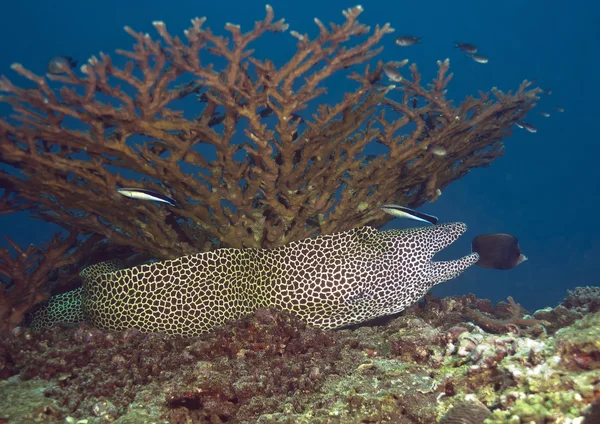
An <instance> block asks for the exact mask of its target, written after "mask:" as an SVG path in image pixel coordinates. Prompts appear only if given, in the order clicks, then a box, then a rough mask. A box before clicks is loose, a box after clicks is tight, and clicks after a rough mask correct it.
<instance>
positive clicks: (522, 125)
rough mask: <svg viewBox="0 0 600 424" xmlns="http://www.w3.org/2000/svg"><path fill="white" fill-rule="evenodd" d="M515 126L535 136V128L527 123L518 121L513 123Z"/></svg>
mask: <svg viewBox="0 0 600 424" xmlns="http://www.w3.org/2000/svg"><path fill="white" fill-rule="evenodd" d="M515 125H516V126H517V127H519V128H521V129H523V130H526V131H529V132H530V133H533V134H535V133H536V132H537V128H536V127H534V126H533V125H531V124H530V123H528V122H523V121H519V122H515Z"/></svg>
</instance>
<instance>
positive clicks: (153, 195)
mask: <svg viewBox="0 0 600 424" xmlns="http://www.w3.org/2000/svg"><path fill="white" fill-rule="evenodd" d="M117 192H118V193H120V194H122V195H123V196H125V197H129V198H131V199H137V200H152V201H154V202H161V203H166V204H167V205H169V206H177V202H176V201H175V199H173V198H172V197H169V196H165V195H164V194H161V193H158V192H156V191H152V190H147V189H145V188H127V187H123V188H118V189H117Z"/></svg>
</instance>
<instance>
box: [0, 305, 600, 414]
mask: <svg viewBox="0 0 600 424" xmlns="http://www.w3.org/2000/svg"><path fill="white" fill-rule="evenodd" d="M478 303H479V304H482V305H485V302H482V301H479V300H478V299H476V298H474V297H473V296H465V297H461V298H447V299H436V298H434V297H433V296H428V301H427V302H425V303H422V304H421V305H420V306H419V307H418V308H413V310H412V311H411V312H410V313H404V315H402V316H400V317H397V318H395V319H391V320H388V321H387V322H386V323H385V324H383V325H380V326H362V327H358V328H353V329H345V330H338V331H324V330H320V329H317V328H313V327H310V326H307V325H306V324H305V323H303V322H301V321H299V320H297V319H296V318H294V317H292V316H290V315H288V314H285V313H281V312H276V311H272V310H268V309H260V310H258V311H257V312H256V313H255V314H254V315H252V316H249V317H247V318H245V319H243V320H240V321H238V322H234V323H231V324H228V325H226V326H223V327H219V328H217V329H216V331H215V332H214V333H210V334H205V335H202V336H201V337H198V338H193V339H173V338H167V337H165V336H164V335H160V334H142V333H140V332H138V331H135V330H129V331H124V332H117V333H107V332H102V331H99V330H96V329H92V328H88V327H85V326H80V327H77V328H68V329H61V328H54V329H50V330H46V331H44V332H32V331H30V330H26V329H19V331H16V332H13V334H11V335H10V336H9V337H7V338H4V339H2V340H1V341H0V377H1V379H2V381H0V411H2V412H1V413H0V418H6V419H8V420H10V422H14V423H25V422H27V423H30V422H36V421H37V422H56V423H59V422H60V423H62V422H73V423H74V422H77V421H78V420H87V422H88V423H105V422H113V421H114V422H121V423H126V422H142V421H144V422H156V423H163V422H164V423H184V422H187V423H223V422H240V423H251V422H252V423H253V422H260V423H364V422H373V423H377V422H398V423H434V422H437V421H438V420H441V422H453V421H452V419H456V420H458V419H461V418H460V417H461V416H462V415H461V414H465V413H467V412H468V411H471V415H470V416H471V418H473V417H476V416H479V417H488V418H486V421H485V422H486V423H506V424H509V423H510V424H512V423H530V422H534V423H550V422H552V423H581V422H583V419H584V417H585V416H586V414H590V415H591V414H593V413H594V408H595V406H594V405H595V404H596V403H597V398H598V393H600V359H599V358H600V346H599V345H598V340H600V313H587V314H586V315H585V316H584V317H583V319H581V320H579V321H576V322H575V323H573V324H568V325H566V326H563V327H561V328H557V329H556V331H555V333H554V334H547V333H545V332H541V333H540V332H537V333H527V334H526V333H523V332H522V333H520V334H514V333H512V332H510V331H508V332H506V334H496V333H489V332H487V331H486V330H485V329H484V328H482V327H479V326H477V325H476V324H474V323H473V322H470V321H469V319H470V317H472V310H473V308H475V307H476V305H477V304H478ZM502 308H503V307H502V305H500V306H499V307H498V310H502ZM565 309H566V308H564V307H561V309H560V310H565ZM487 314H488V315H489V318H490V319H491V318H492V316H493V315H494V314H495V312H493V310H492V312H487ZM460 316H462V317H463V319H462V320H460V319H459V318H458V317H460ZM546 316H547V317H551V314H548V313H546ZM445 317H448V318H450V319H445ZM554 317H555V319H554V321H553V322H550V323H549V324H555V325H557V327H559V326H560V325H559V324H557V323H558V322H559V321H560V320H559V319H558V317H557V315H554ZM497 319H498V320H502V319H504V318H502V314H499V315H498V316H497ZM533 325H534V326H535V325H538V324H536V323H534V324H533ZM40 393H43V395H44V396H41V395H40ZM17 399H18V402H15V400H17ZM465 411H467V412H465ZM486 411H487V412H489V413H486ZM2 414H3V415H2ZM453 417H454V418H453ZM136 420H138V421H136ZM456 422H463V421H456ZM473 422H476V423H483V418H481V420H479V421H473ZM588 422H589V421H588Z"/></svg>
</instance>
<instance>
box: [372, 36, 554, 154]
mask: <svg viewBox="0 0 600 424" xmlns="http://www.w3.org/2000/svg"><path fill="white" fill-rule="evenodd" d="M422 39H423V38H422V37H416V36H414V35H407V34H405V35H401V36H399V37H397V38H396V40H395V42H396V45H398V46H400V47H409V46H414V45H416V44H421V40H422ZM454 47H456V48H457V49H459V50H460V51H462V52H464V54H465V56H466V57H468V58H470V59H471V60H473V61H474V62H476V63H481V64H486V63H489V57H488V56H485V55H482V54H481V53H480V52H479V47H477V46H476V45H475V44H473V43H466V42H460V41H455V42H454ZM407 63H408V59H405V60H403V61H402V62H388V63H386V64H384V65H383V73H384V74H385V75H386V76H387V77H388V79H389V80H390V81H392V82H401V81H402V78H403V77H402V74H401V73H400V70H399V69H400V68H402V67H403V66H405V65H406V64H407ZM541 93H542V94H544V95H546V96H550V95H551V94H552V90H551V89H548V88H543V89H541ZM413 108H415V109H416V100H415V101H414V104H413ZM553 110H554V112H557V113H563V112H564V111H565V110H564V108H562V107H559V106H557V107H554V108H553ZM538 115H540V116H542V117H544V118H550V113H549V112H545V111H541V112H538ZM429 118H430V117H428V118H427V119H429ZM515 126H516V127H517V128H520V129H523V130H525V131H527V132H530V133H532V134H534V133H537V127H536V126H535V125H533V124H531V123H529V122H523V121H517V122H515ZM424 149H425V150H427V151H429V152H430V153H432V154H434V155H436V156H443V155H445V154H446V150H445V149H444V148H443V147H442V146H437V145H430V146H425V147H424Z"/></svg>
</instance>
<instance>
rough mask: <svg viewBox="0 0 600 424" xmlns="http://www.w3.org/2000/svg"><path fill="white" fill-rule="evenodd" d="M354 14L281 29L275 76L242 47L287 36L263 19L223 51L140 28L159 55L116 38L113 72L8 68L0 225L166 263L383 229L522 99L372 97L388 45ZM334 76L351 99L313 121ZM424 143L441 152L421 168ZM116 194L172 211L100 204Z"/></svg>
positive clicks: (222, 43) (485, 151)
mask: <svg viewBox="0 0 600 424" xmlns="http://www.w3.org/2000/svg"><path fill="white" fill-rule="evenodd" d="M361 12H362V8H361V7H355V8H351V9H348V10H346V11H344V17H345V22H343V23H342V24H341V25H335V24H332V25H331V26H329V27H326V26H325V25H324V24H323V23H321V22H320V21H319V20H318V19H316V20H315V23H316V25H317V27H318V30H319V35H318V36H317V37H316V38H314V39H311V38H310V37H309V35H308V34H300V33H298V32H297V31H290V34H291V35H292V36H293V37H295V39H296V40H298V42H297V50H296V52H295V53H294V54H293V55H292V56H291V58H290V59H289V60H288V62H287V63H284V64H283V65H281V66H280V67H276V66H275V64H274V63H273V62H271V61H269V60H261V59H259V58H257V57H256V56H254V55H253V50H252V49H251V48H250V46H251V44H252V43H253V42H255V41H256V40H257V39H259V38H261V37H262V36H263V35H265V34H266V33H269V32H274V33H281V32H286V31H288V25H287V24H285V22H284V21H283V20H279V21H275V18H274V13H273V10H272V9H271V8H270V7H269V6H267V10H266V17H265V18H264V19H263V20H262V21H259V22H257V23H256V24H255V26H254V28H253V29H252V30H251V31H249V32H242V30H241V29H240V27H239V26H237V25H234V24H227V25H226V27H225V29H226V30H227V31H228V33H229V36H230V38H225V37H222V36H218V35H215V34H214V33H213V32H212V31H211V30H210V29H209V28H206V27H205V22H206V18H195V19H193V20H192V25H191V27H190V28H189V29H187V30H186V31H185V40H182V39H180V38H179V37H177V36H173V35H171V34H170V33H169V32H168V31H167V28H166V25H165V24H164V23H163V22H154V27H155V28H156V31H157V32H158V34H159V35H160V38H161V40H160V41H158V40H153V39H152V38H151V37H150V36H148V35H147V34H142V33H138V32H136V31H134V30H132V29H131V28H128V27H126V28H125V30H126V31H127V32H128V33H129V34H130V35H131V36H132V37H133V39H134V40H135V44H134V46H133V49H132V50H131V51H124V50H119V51H118V53H119V54H120V55H121V56H123V57H125V58H127V59H128V60H129V62H127V63H126V64H125V65H124V66H123V67H119V66H117V65H116V64H115V63H113V60H112V58H111V57H110V56H108V55H105V54H103V53H101V54H99V55H98V57H95V56H94V57H92V58H91V59H90V60H89V61H88V63H87V64H85V65H83V66H82V67H81V69H80V72H79V71H78V70H66V73H65V74H64V75H59V76H56V75H48V76H47V77H42V76H38V75H35V74H34V73H33V72H31V71H29V70H27V69H26V68H25V67H24V66H22V65H20V64H15V65H13V67H12V69H13V70H14V71H15V72H16V73H18V74H19V75H20V76H22V77H24V78H26V79H28V80H29V81H30V82H31V83H32V84H33V86H34V88H21V87H18V86H16V85H15V84H13V83H12V82H11V81H10V80H9V79H8V78H6V77H2V79H1V80H0V90H1V91H3V92H4V94H5V95H4V96H2V97H0V101H2V102H4V103H7V104H9V105H10V106H11V107H12V109H13V111H14V114H13V115H12V116H11V117H10V118H8V119H3V120H0V162H1V163H3V164H5V165H6V166H12V167H14V168H15V169H16V171H15V172H3V173H2V174H0V187H2V188H4V194H3V195H2V197H1V198H0V212H10V211H16V210H23V209H29V210H32V211H33V215H34V216H35V217H37V218H41V219H44V220H47V221H51V222H55V223H57V224H59V225H62V226H63V227H64V228H66V229H68V230H69V231H75V232H80V233H93V234H98V235H101V236H103V237H106V238H107V239H110V240H111V241H112V242H113V243H114V244H116V245H121V246H129V247H131V248H133V249H134V250H136V251H137V252H143V253H146V254H148V255H151V256H153V257H156V258H172V257H176V256H181V255H184V254H190V253H195V252H198V251H202V250H208V249H211V248H214V247H218V246H233V247H272V246H277V245H281V244H284V243H287V242H289V241H292V240H298V239H302V238H305V237H310V236H314V235H317V234H319V233H330V232H334V231H341V230H346V229H348V228H352V227H356V226H359V225H364V224H370V225H374V226H381V225H383V224H384V223H386V222H387V221H388V220H389V219H391V217H389V216H386V215H384V214H383V213H382V212H381V211H379V210H378V209H377V206H378V205H380V204H382V203H401V204H405V205H407V206H410V207H417V206H419V205H421V204H423V203H424V202H426V201H435V199H436V198H437V196H438V195H439V190H442V189H444V187H446V186H447V185H448V184H449V183H450V182H452V181H454V180H456V179H458V178H461V177H462V176H464V175H466V174H467V173H468V172H469V171H470V170H471V169H472V168H474V167H478V166H487V165H489V164H490V163H491V162H492V161H493V160H495V159H496V158H497V157H499V156H500V155H501V154H502V153H503V143H502V140H503V139H504V138H505V137H506V136H508V135H509V134H510V130H509V128H510V126H511V125H512V124H514V122H516V121H518V120H519V119H522V118H523V117H524V115H525V114H526V113H527V112H528V111H529V110H530V109H531V108H532V107H533V106H534V103H535V101H536V99H537V97H536V94H537V93H538V90H536V89H530V88H529V87H530V83H529V82H524V83H523V84H522V85H521V87H520V88H519V89H518V90H517V91H516V92H515V93H514V94H512V93H508V94H505V93H502V92H500V91H498V90H495V89H494V90H492V93H493V95H494V96H495V97H496V100H495V101H491V100H489V98H488V95H482V96H481V97H480V98H477V99H476V98H474V97H469V98H467V99H466V100H465V101H464V102H463V103H462V104H461V105H460V106H458V107H456V106H453V104H452V101H451V100H449V99H447V98H446V94H447V86H448V83H449V82H450V80H451V75H449V74H448V70H449V61H448V60H446V61H440V62H438V68H439V70H438V74H437V76H436V78H435V79H434V80H433V82H432V83H431V84H429V85H427V86H423V85H422V84H421V76H420V74H419V72H418V69H417V67H416V65H412V66H411V67H410V74H411V76H410V78H402V80H401V81H399V82H397V83H396V84H397V86H396V87H394V86H389V87H383V88H382V87H381V83H380V80H381V77H382V63H378V64H373V63H369V62H371V60H372V59H373V58H374V57H375V56H376V55H377V54H378V53H379V52H380V51H381V48H382V47H381V40H382V38H383V37H384V35H386V34H388V33H390V32H392V31H393V29H392V28H391V27H390V25H389V24H385V25H383V26H381V27H380V26H377V27H375V28H374V30H371V29H370V28H369V27H368V26H365V25H363V24H361V23H359V21H358V17H359V15H360V13H361ZM213 62H215V63H225V65H224V66H222V67H221V68H220V69H218V70H217V69H215V68H216V65H214V64H213ZM406 62H407V61H403V62H395V63H394V64H391V65H395V66H401V65H404V64H406ZM361 64H365V65H366V66H364V69H363V70H362V72H356V71H355V69H357V65H361ZM342 75H346V76H347V77H348V78H349V79H350V80H351V83H352V84H354V88H353V89H351V90H349V91H348V92H347V93H345V94H344V96H343V99H342V100H341V101H340V102H339V103H338V104H333V105H329V104H321V105H316V104H315V103H314V102H316V101H318V100H319V99H320V98H321V96H322V95H323V94H325V93H326V91H327V81H328V80H330V79H332V78H339V77H340V76H342ZM196 99H197V100H198V103H196V101H195V100H196ZM192 101H194V104H193V105H192V106H189V105H190V104H191V102H192ZM181 105H187V106H186V110H185V111H184V110H182V109H181ZM315 106H316V107H315ZM195 108H197V110H194V109H195ZM190 112H191V113H196V116H194V117H189V113H190ZM430 144H436V145H440V146H442V147H443V148H444V149H446V150H447V152H448V154H447V155H446V156H443V157H439V156H434V155H432V154H430V153H429V152H427V150H426V149H424V147H426V146H428V145H430ZM373 146H378V148H379V150H378V151H376V152H374V153H373V154H371V152H372V150H373ZM381 146H383V147H384V148H385V150H386V151H385V152H383V153H382V152H381ZM131 186H133V187H143V188H146V189H150V190H154V191H158V192H161V193H163V194H166V195H169V196H171V197H173V198H174V199H175V200H176V201H177V203H178V205H180V207H178V208H174V207H166V206H164V205H161V204H155V203H152V202H141V201H135V200H132V199H128V198H125V197H123V196H121V195H119V194H118V193H117V192H116V188H118V187H131ZM125 211H126V212H125Z"/></svg>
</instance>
